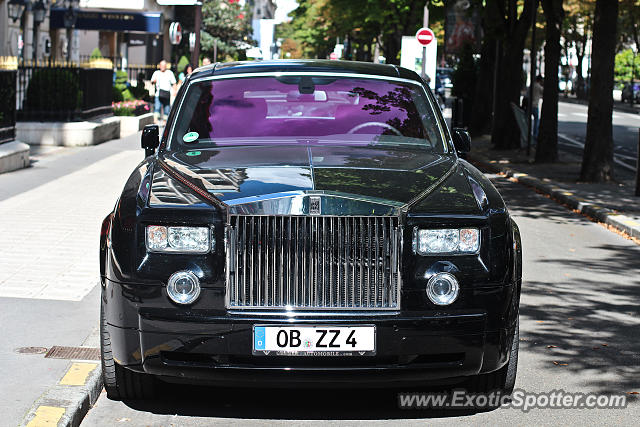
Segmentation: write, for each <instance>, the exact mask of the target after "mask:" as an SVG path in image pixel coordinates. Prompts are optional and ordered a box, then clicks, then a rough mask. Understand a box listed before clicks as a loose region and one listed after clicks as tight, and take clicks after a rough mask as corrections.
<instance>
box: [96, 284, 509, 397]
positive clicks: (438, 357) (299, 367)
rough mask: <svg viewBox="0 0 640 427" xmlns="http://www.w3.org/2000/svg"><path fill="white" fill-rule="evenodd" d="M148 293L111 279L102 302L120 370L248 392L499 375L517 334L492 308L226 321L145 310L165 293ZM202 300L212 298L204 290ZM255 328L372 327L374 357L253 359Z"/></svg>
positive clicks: (214, 315) (218, 315)
mask: <svg viewBox="0 0 640 427" xmlns="http://www.w3.org/2000/svg"><path fill="white" fill-rule="evenodd" d="M144 288H146V289H144V290H142V291H140V292H138V293H137V297H135V298H134V297H132V293H131V288H130V287H128V286H123V285H121V284H118V283H115V282H110V281H107V287H106V289H105V292H103V304H105V313H106V314H107V330H108V332H109V334H110V336H111V344H112V351H113V355H114V358H115V360H116V362H118V363H119V364H120V365H122V366H125V367H127V368H129V369H133V370H137V371H141V372H146V373H149V374H154V375H157V376H159V377H162V378H163V379H165V380H169V381H186V382H197V383H213V384H219V385H234V386H251V387H256V386H269V387H273V386H277V385H282V386H287V385H294V386H296V387H298V386H301V385H309V386H317V385H322V384H327V385H349V386H355V387H357V386H363V387H371V386H376V385H379V386H402V385H405V384H409V383H418V384H422V385H424V384H428V383H430V382H446V381H447V380H452V381H455V380H457V379H460V378H461V377H466V376H470V375H476V374H478V373H484V372H491V371H494V370H496V369H499V368H500V367H502V366H503V365H504V364H505V363H506V362H507V361H508V353H509V345H510V342H511V341H510V339H509V336H510V335H511V334H512V333H513V329H511V328H509V326H508V325H506V324H505V325H504V327H500V328H495V329H491V330H489V329H488V328H487V325H488V324H489V323H491V322H488V317H489V314H488V313H487V312H486V310H458V311H456V312H446V311H442V310H441V311H438V312H398V313H388V314H381V313H375V314H371V313H358V314H357V315H353V314H340V313H334V314H326V313H323V314H319V313H307V314H305V315H288V316H287V315H283V314H282V313H279V314H275V313H244V312H243V313H226V312H220V311H205V310H196V309H192V310H189V309H184V308H177V307H175V306H172V305H170V304H167V306H165V307H164V308H162V307H159V306H157V304H154V303H153V302H152V303H149V304H145V302H144V301H145V300H149V301H158V299H157V298H160V299H162V300H165V301H166V298H164V296H163V295H162V292H163V288H161V287H155V286H154V287H144ZM508 288H509V287H507V289H505V292H507V293H508V291H509V290H508ZM209 292H211V293H214V292H215V291H214V290H210V291H209ZM145 293H146V296H144V297H141V296H140V295H143V294H145ZM494 294H495V292H494ZM212 297H215V296H212ZM201 298H207V290H204V292H203V295H201ZM154 305H155V306H154ZM254 324H273V325H282V324H288V325H291V324H314V325H317V324H322V325H330V324H336V325H358V324H373V325H375V326H376V337H377V338H376V339H377V345H376V348H377V353H376V355H375V356H365V357H358V356H349V357H309V356H306V357H282V356H253V355H252V342H253V335H252V333H253V332H252V331H253V325H254Z"/></svg>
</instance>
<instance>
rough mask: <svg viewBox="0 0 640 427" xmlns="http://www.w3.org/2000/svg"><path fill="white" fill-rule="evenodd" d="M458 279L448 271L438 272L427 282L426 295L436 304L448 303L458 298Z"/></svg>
mask: <svg viewBox="0 0 640 427" xmlns="http://www.w3.org/2000/svg"><path fill="white" fill-rule="evenodd" d="M459 290H460V287H459V286H458V281H457V280H456V278H455V277H454V276H453V275H452V274H449V273H438V274H434V275H433V276H431V278H430V279H429V281H428V282H427V296H428V297H429V299H430V300H431V302H432V303H434V304H436V305H449V304H451V303H452V302H454V301H455V300H456V298H458V291H459Z"/></svg>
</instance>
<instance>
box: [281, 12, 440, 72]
mask: <svg viewBox="0 0 640 427" xmlns="http://www.w3.org/2000/svg"><path fill="white" fill-rule="evenodd" d="M426 3H427V4H429V6H430V8H431V9H430V14H431V16H430V18H431V21H432V22H434V21H442V20H444V3H443V2H442V0H430V1H429V0H299V1H298V8H297V9H295V10H294V11H293V12H292V13H291V14H290V16H291V17H292V18H293V19H292V22H291V30H292V31H291V33H290V34H288V37H289V38H292V39H294V40H295V41H297V42H299V43H300V45H301V47H302V50H303V56H304V57H319V58H326V57H327V56H328V55H329V53H330V52H331V51H332V50H333V47H334V46H335V43H336V40H337V39H339V40H340V41H341V42H344V43H345V58H347V59H355V60H358V61H371V60H373V59H374V58H373V57H374V52H375V50H376V48H378V49H381V50H382V52H383V54H384V56H385V57H386V58H387V62H388V63H391V64H398V63H399V62H400V57H399V54H400V46H401V43H402V36H406V35H413V34H415V32H416V31H417V30H418V29H419V28H420V27H421V26H422V17H423V8H424V6H425V4H426Z"/></svg>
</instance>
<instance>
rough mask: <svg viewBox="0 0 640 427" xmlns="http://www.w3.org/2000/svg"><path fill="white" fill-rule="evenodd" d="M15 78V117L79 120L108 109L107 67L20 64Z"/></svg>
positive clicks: (109, 77)
mask: <svg viewBox="0 0 640 427" xmlns="http://www.w3.org/2000/svg"><path fill="white" fill-rule="evenodd" d="M16 80H17V87H16V102H15V103H14V105H15V106H16V109H17V120H19V121H81V120H86V119H88V118H91V117H95V116H98V115H101V114H106V113H110V112H111V101H112V97H113V89H112V87H113V71H112V70H110V69H100V68H80V67H74V66H55V65H53V66H40V65H20V66H19V67H18V70H17V78H16Z"/></svg>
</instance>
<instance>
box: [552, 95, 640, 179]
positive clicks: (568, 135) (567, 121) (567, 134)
mask: <svg viewBox="0 0 640 427" xmlns="http://www.w3.org/2000/svg"><path fill="white" fill-rule="evenodd" d="M587 112H588V108H587V106H586V105H580V104H573V103H568V102H562V98H561V102H560V103H559V104H558V134H559V136H560V138H559V141H558V143H559V145H560V148H561V149H564V150H569V151H571V152H575V153H582V149H583V148H584V142H585V140H586V135H587V117H588V115H587ZM639 132H640V114H633V113H626V112H620V111H614V112H613V141H614V154H615V156H616V160H617V166H618V167H619V168H621V169H622V170H624V171H626V172H631V171H632V170H633V169H634V168H635V166H636V160H637V152H638V138H639Z"/></svg>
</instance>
